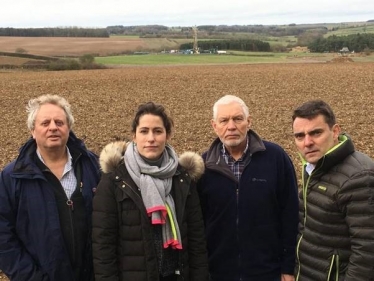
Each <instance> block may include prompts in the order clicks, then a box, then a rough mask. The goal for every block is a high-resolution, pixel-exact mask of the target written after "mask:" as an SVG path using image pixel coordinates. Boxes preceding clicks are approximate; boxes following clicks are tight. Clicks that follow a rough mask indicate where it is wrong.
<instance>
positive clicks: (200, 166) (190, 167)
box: [179, 151, 204, 181]
mask: <svg viewBox="0 0 374 281" xmlns="http://www.w3.org/2000/svg"><path fill="white" fill-rule="evenodd" d="M179 164H180V165H181V167H182V168H183V169H184V170H185V171H186V172H187V173H188V174H189V176H190V177H191V179H192V180H193V181H197V180H198V179H199V178H200V177H201V176H202V175H203V173H204V161H203V158H202V157H201V156H200V155H199V154H197V153H196V152H192V151H186V152H183V153H182V154H181V155H180V156H179Z"/></svg>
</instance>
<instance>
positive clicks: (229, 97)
mask: <svg viewBox="0 0 374 281" xmlns="http://www.w3.org/2000/svg"><path fill="white" fill-rule="evenodd" d="M233 102H236V103H238V104H239V105H240V106H241V107H242V109H243V113H244V116H245V118H248V116H249V109H248V106H247V105H246V104H245V102H244V101H243V100H242V99H241V98H239V97H237V96H233V95H225V96H223V97H222V98H220V99H219V100H218V101H216V102H215V104H214V105H213V120H216V119H217V111H218V106H219V105H223V104H230V103H233Z"/></svg>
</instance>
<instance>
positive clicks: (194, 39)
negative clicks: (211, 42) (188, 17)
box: [192, 25, 200, 54]
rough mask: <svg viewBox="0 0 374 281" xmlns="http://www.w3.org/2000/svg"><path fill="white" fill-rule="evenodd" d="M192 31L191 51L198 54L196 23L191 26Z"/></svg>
mask: <svg viewBox="0 0 374 281" xmlns="http://www.w3.org/2000/svg"><path fill="white" fill-rule="evenodd" d="M192 31H193V53H194V54H200V52H199V47H198V46H197V27H196V25H195V26H193V27H192Z"/></svg>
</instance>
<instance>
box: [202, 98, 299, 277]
mask: <svg viewBox="0 0 374 281" xmlns="http://www.w3.org/2000/svg"><path fill="white" fill-rule="evenodd" d="M211 123H212V126H213V129H214V131H215V133H216V134H217V136H218V138H217V139H216V140H214V141H213V143H212V145H211V146H210V148H209V150H208V151H207V152H205V153H204V155H203V158H204V160H205V168H206V171H205V174H204V175H203V177H202V179H201V180H200V181H199V186H198V190H199V194H200V199H201V205H202V209H203V216H204V220H205V228H206V236H207V245H208V252H209V270H210V276H211V280H212V281H239V280H240V281H275V280H277V281H279V280H281V281H293V280H294V276H293V272H294V266H295V247H296V236H297V225H298V197H297V180H296V176H295V170H294V167H293V165H292V162H291V160H290V158H289V156H288V155H287V154H286V153H285V152H284V150H283V149H282V148H281V147H280V146H278V145H276V144H274V143H271V142H268V141H264V140H262V139H261V138H260V137H259V136H258V135H257V134H256V133H255V132H254V131H253V130H251V129H250V125H251V119H250V116H249V110H248V107H247V106H246V104H245V103H244V102H243V100H241V99H240V98H238V97H236V96H231V95H227V96H224V97H222V98H221V99H219V100H218V101H217V102H216V103H215V105H214V107H213V119H212V121H211Z"/></svg>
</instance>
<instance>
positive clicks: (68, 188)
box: [36, 147, 77, 199]
mask: <svg viewBox="0 0 374 281" xmlns="http://www.w3.org/2000/svg"><path fill="white" fill-rule="evenodd" d="M66 151H67V153H68V161H67V162H66V164H65V168H64V172H63V173H62V177H61V180H60V183H61V185H62V187H63V189H64V191H65V193H66V196H67V197H68V199H70V198H71V195H72V194H73V192H74V190H75V189H76V187H77V178H76V177H75V173H74V169H73V161H72V160H73V157H71V154H70V151H69V148H68V147H66ZM36 154H37V155H38V157H39V159H40V161H42V162H43V164H45V162H44V160H43V158H42V155H41V154H40V152H39V151H38V150H36Z"/></svg>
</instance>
